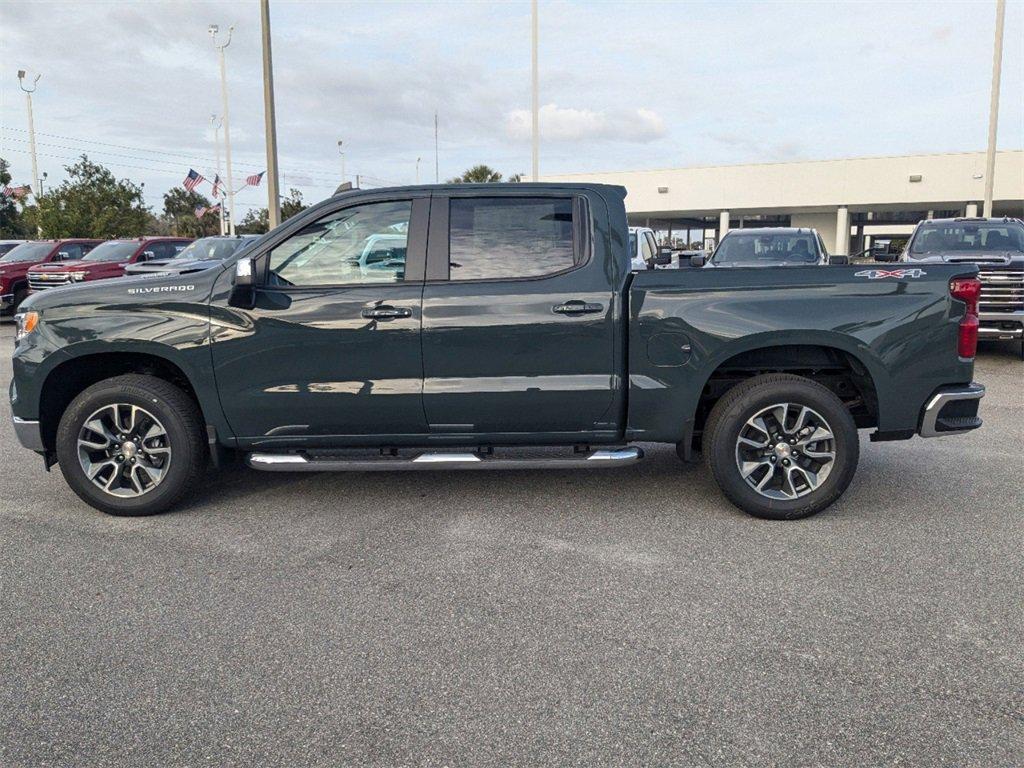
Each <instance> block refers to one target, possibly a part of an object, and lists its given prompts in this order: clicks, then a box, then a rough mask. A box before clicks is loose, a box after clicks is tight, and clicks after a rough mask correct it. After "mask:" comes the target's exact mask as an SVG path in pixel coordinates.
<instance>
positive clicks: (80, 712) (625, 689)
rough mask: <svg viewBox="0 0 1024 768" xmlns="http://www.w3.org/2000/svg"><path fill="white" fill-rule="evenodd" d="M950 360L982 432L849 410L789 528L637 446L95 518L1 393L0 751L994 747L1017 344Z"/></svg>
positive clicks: (988, 759) (7, 337) (6, 330)
mask: <svg viewBox="0 0 1024 768" xmlns="http://www.w3.org/2000/svg"><path fill="white" fill-rule="evenodd" d="M12 336H13V330H12V326H11V324H10V323H9V322H5V323H4V324H3V326H0V349H4V350H9V349H10V348H11V346H12ZM10 374H11V367H10V358H9V355H8V354H7V353H6V352H5V353H4V355H3V358H2V362H0V380H2V381H0V383H2V386H3V387H4V392H6V387H7V384H8V382H9V379H10ZM976 378H977V379H978V380H979V381H981V382H982V383H984V384H986V385H987V387H988V396H987V397H986V398H985V400H984V401H983V404H982V415H983V417H984V418H985V420H986V423H985V426H984V428H983V429H982V430H979V431H977V432H975V433H973V434H971V435H968V436H964V437H958V438H949V439H944V440H930V441H926V440H920V439H915V440H913V441H910V442H904V443H887V444H878V445H871V444H868V442H867V437H866V434H865V435H863V438H862V439H863V443H864V444H863V446H862V457H861V465H860V470H859V472H858V475H857V477H856V479H855V480H854V483H853V485H852V486H851V488H850V490H849V491H848V492H847V494H846V495H845V497H844V498H843V499H842V500H841V501H840V502H839V503H838V504H836V505H835V506H834V507H832V508H831V509H829V510H828V511H826V512H825V513H822V514H821V515H819V516H817V517H814V518H811V519H809V520H805V521H800V522H795V523H770V522H765V521H760V520H755V519H753V518H750V517H747V516H746V515H744V514H742V513H740V512H739V511H737V510H736V509H734V508H733V507H731V506H730V505H729V504H728V503H727V502H725V501H724V500H723V498H722V497H721V496H720V495H719V493H718V491H717V489H716V488H715V486H714V485H713V482H712V481H711V479H710V478H709V477H708V476H706V475H705V474H704V473H703V472H702V470H701V468H700V466H684V465H683V464H681V463H680V462H679V461H678V459H677V458H676V456H675V453H674V451H673V450H672V449H671V448H669V447H658V446H650V447H649V449H648V459H647V460H646V461H644V462H642V463H641V464H639V465H636V466H634V467H628V468H623V469H620V470H615V471H610V472H604V473H596V472H595V473H585V472H575V473H569V472H555V471H552V472H515V473H408V474H395V475H387V474H364V475H355V474H354V475H267V474H260V473H256V472H252V471H249V470H245V469H235V470H231V471H229V472H226V473H224V474H221V475H219V476H211V478H210V479H209V482H208V483H207V484H206V485H205V486H204V487H202V488H200V489H199V491H198V493H197V494H196V496H195V498H194V499H193V500H192V501H191V502H190V503H189V504H188V505H187V506H186V507H185V508H183V509H181V510H180V511H177V512H173V513H170V514H165V515H163V516H159V517H155V518H143V519H117V518H111V517H106V516H104V515H102V514H100V513H99V512H96V511H94V510H93V509H91V508H90V507H87V506H86V505H85V504H83V503H81V502H80V501H79V500H78V499H77V497H75V496H74V495H73V494H72V493H71V491H70V490H69V489H68V488H67V487H66V486H65V484H64V482H63V480H62V478H61V477H60V474H59V472H57V471H54V472H52V473H50V474H47V473H45V472H43V469H42V462H41V461H40V460H39V459H38V458H37V457H36V456H35V455H33V454H31V453H28V452H26V451H24V450H21V449H20V448H19V447H17V446H16V443H15V439H14V435H13V432H12V429H11V426H10V423H9V419H8V417H7V416H5V417H4V418H3V419H2V425H0V446H2V454H3V457H4V461H3V471H2V473H0V638H2V640H3V642H2V643H0V728H2V734H3V737H2V738H0V765H3V766H43V765H47V766H49V765H52V766H92V765H132V766H179V765H181V766H185V765H188V766H205V765H212V766H221V765H232V766H233V765H239V766H241V765H245V766H252V765H260V766H270V765H274V766H277V765H282V766H283V765H288V766H299V765H332V766H480V765H557V766H567V765H581V766H582V765H588V766H589V765H644V766H654V765H734V764H735V765H759V766H760V765H823V766H834V765H857V766H861V765H904V764H906V765H929V766H932V765H949V766H969V765H970V766H1004V765H1005V766H1009V765H1020V764H1022V763H1024V653H1022V649H1021V638H1022V637H1024V609H1022V605H1024V594H1022V591H1024V590H1022V585H1024V558H1022V544H1024V522H1022V512H1024V485H1022V475H1024V472H1022V468H1024V462H1022V460H1021V446H1022V444H1024V386H1022V385H1024V363H1022V362H1020V360H1019V359H1018V357H1017V348H1016V347H1015V346H1013V345H983V348H982V351H981V354H980V357H979V361H978V366H977V373H976Z"/></svg>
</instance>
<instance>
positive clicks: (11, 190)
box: [4, 184, 32, 200]
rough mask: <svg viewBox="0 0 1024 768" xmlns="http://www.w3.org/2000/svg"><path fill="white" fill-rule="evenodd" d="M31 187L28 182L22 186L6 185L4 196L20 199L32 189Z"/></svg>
mask: <svg viewBox="0 0 1024 768" xmlns="http://www.w3.org/2000/svg"><path fill="white" fill-rule="evenodd" d="M31 189H32V188H31V187H30V186H29V185H28V184H24V185H22V186H20V187H11V186H7V187H4V197H13V198H14V199H15V200H20V199H21V198H23V197H24V196H25V195H27V194H28V193H29V192H30V191H31Z"/></svg>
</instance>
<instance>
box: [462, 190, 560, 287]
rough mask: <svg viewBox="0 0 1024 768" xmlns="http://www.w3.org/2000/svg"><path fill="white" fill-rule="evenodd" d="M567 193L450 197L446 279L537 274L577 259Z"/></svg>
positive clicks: (530, 275)
mask: <svg viewBox="0 0 1024 768" xmlns="http://www.w3.org/2000/svg"><path fill="white" fill-rule="evenodd" d="M573 207H574V206H573V201H572V198H568V197H567V198H553V197H534V198H527V197H472V198H459V197H453V198H452V199H451V201H450V207H449V223H448V232H449V251H448V268H449V279H450V280H452V281H463V280H510V279H516V278H529V277H542V276H544V275H551V274H556V273H558V272H564V271H566V270H568V269H572V268H573V267H574V266H577V265H578V264H579V261H580V259H579V257H578V255H577V254H578V252H579V249H578V248H577V247H576V244H575V237H574V232H575V230H574V227H573Z"/></svg>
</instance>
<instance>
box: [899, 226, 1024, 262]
mask: <svg viewBox="0 0 1024 768" xmlns="http://www.w3.org/2000/svg"><path fill="white" fill-rule="evenodd" d="M1006 251H1016V252H1017V253H1021V252H1024V226H1021V225H1020V224H1017V223H1015V222H999V223H975V222H970V221H957V222H953V223H949V224H940V223H936V224H922V225H921V228H920V229H919V230H918V232H917V236H916V237H915V238H914V242H913V244H912V245H911V246H910V256H911V257H912V258H913V257H914V256H928V255H931V254H937V253H949V254H973V253H986V252H989V253H991V252H996V253H1005V252H1006Z"/></svg>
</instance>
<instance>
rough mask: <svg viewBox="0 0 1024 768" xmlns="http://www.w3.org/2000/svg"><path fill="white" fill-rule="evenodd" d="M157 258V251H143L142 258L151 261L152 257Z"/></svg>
mask: <svg viewBox="0 0 1024 768" xmlns="http://www.w3.org/2000/svg"><path fill="white" fill-rule="evenodd" d="M153 258H156V251H143V252H142V260H143V261H149V260H150V259H153Z"/></svg>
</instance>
